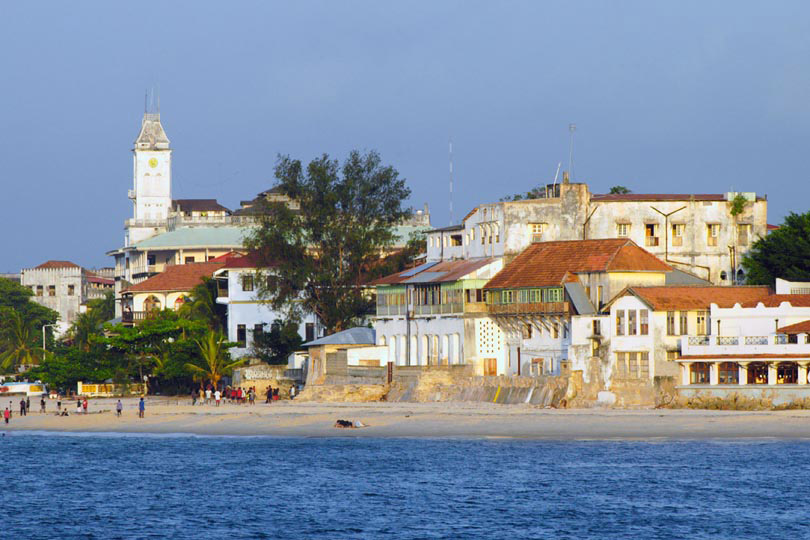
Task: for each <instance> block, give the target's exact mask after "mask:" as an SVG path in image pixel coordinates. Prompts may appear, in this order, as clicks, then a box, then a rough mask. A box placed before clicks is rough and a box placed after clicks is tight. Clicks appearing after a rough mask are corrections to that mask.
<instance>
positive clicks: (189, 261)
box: [185, 257, 195, 264]
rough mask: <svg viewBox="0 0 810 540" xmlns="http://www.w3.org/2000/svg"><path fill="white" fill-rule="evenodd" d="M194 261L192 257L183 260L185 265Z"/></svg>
mask: <svg viewBox="0 0 810 540" xmlns="http://www.w3.org/2000/svg"><path fill="white" fill-rule="evenodd" d="M194 260H195V259H194V257H186V258H185V263H186V264H189V263H193V262H194Z"/></svg>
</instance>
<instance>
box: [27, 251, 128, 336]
mask: <svg viewBox="0 0 810 540" xmlns="http://www.w3.org/2000/svg"><path fill="white" fill-rule="evenodd" d="M20 282H21V284H22V285H24V286H26V287H29V288H30V289H31V291H32V292H33V293H34V295H33V296H32V298H31V299H32V300H33V301H34V302H36V303H38V304H40V305H42V306H45V307H47V308H50V309H52V310H54V311H56V312H57V313H59V321H58V322H57V326H56V333H57V334H62V333H64V332H65V331H66V330H67V329H68V328H69V327H70V325H72V324H73V323H74V322H75V321H76V318H77V317H78V316H79V314H80V313H83V312H84V310H85V307H86V306H85V305H86V303H87V301H88V300H94V299H96V298H103V297H104V295H105V294H106V293H107V292H111V291H112V290H113V284H114V282H113V280H112V279H108V278H104V277H102V276H99V275H97V274H95V273H94V272H91V271H89V270H86V269H84V268H82V267H81V266H79V265H78V264H75V263H72V262H70V261H47V262H44V263H42V264H40V265H39V266H35V267H34V268H24V269H23V270H22V271H21V272H20Z"/></svg>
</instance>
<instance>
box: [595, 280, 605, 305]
mask: <svg viewBox="0 0 810 540" xmlns="http://www.w3.org/2000/svg"><path fill="white" fill-rule="evenodd" d="M602 298H604V297H603V296H602V286H601V285H599V286H598V287H597V288H596V307H597V309H599V310H601V309H602Z"/></svg>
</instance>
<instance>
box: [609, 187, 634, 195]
mask: <svg viewBox="0 0 810 540" xmlns="http://www.w3.org/2000/svg"><path fill="white" fill-rule="evenodd" d="M608 193H610V194H611V195H626V194H627V193H632V191H630V189H629V188H626V187H624V186H613V187H612V188H610V191H609V192H608Z"/></svg>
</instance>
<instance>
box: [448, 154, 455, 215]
mask: <svg viewBox="0 0 810 540" xmlns="http://www.w3.org/2000/svg"><path fill="white" fill-rule="evenodd" d="M448 146H449V157H450V225H453V223H454V222H453V139H452V138H451V139H450V141H449V145H448Z"/></svg>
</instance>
